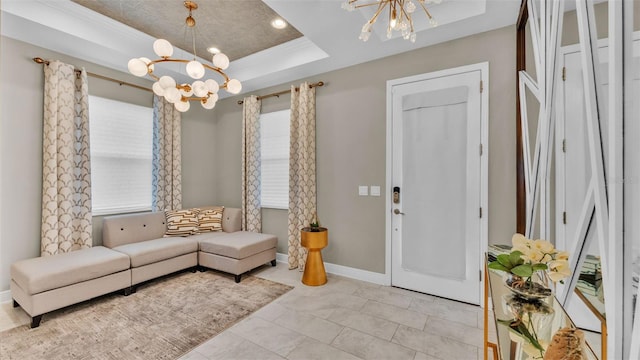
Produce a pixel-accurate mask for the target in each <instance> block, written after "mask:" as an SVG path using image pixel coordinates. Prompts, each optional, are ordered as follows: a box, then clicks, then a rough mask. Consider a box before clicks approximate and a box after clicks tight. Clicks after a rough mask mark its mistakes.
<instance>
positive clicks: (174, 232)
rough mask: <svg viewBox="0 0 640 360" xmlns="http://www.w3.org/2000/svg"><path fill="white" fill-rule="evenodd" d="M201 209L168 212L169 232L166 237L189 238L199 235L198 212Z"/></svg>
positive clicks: (166, 212)
mask: <svg viewBox="0 0 640 360" xmlns="http://www.w3.org/2000/svg"><path fill="white" fill-rule="evenodd" d="M199 210H200V209H185V210H167V211H165V216H166V217H167V232H166V233H165V235H164V236H165V237H170V236H189V235H193V234H197V233H198V212H199Z"/></svg>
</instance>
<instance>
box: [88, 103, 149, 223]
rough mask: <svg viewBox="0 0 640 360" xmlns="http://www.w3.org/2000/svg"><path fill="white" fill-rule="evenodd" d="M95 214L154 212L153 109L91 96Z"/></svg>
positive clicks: (92, 182) (92, 192) (92, 189)
mask: <svg viewBox="0 0 640 360" xmlns="http://www.w3.org/2000/svg"><path fill="white" fill-rule="evenodd" d="M89 121H90V126H91V127H90V141H91V143H90V147H91V194H92V202H93V204H92V207H93V211H92V212H93V214H94V215H106V214H117V213H126V212H134V211H148V210H151V161H152V147H153V144H152V142H153V109H152V108H150V107H144V106H140V105H134V104H129V103H125V102H121V101H115V100H110V99H105V98H100V97H97V96H90V97H89Z"/></svg>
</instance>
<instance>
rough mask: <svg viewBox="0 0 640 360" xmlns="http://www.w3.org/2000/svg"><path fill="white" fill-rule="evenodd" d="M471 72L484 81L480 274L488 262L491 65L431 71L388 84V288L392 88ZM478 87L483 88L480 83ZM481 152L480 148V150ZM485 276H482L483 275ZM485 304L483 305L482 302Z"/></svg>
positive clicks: (387, 272) (388, 266) (387, 268)
mask: <svg viewBox="0 0 640 360" xmlns="http://www.w3.org/2000/svg"><path fill="white" fill-rule="evenodd" d="M471 71H480V74H481V75H480V76H481V79H482V84H483V85H482V87H483V89H482V96H481V100H480V106H481V112H480V139H481V142H482V146H483V148H482V157H481V159H480V172H481V174H480V206H481V207H482V212H483V214H482V218H481V219H480V244H479V246H480V249H481V251H480V262H479V264H480V265H481V268H480V269H478V271H479V272H481V271H482V265H483V264H484V262H485V255H484V251H482V249H485V250H486V249H487V247H488V240H487V239H488V230H489V226H488V223H489V216H488V215H489V206H488V194H489V185H488V179H489V176H488V171H489V167H488V159H489V141H488V139H489V134H488V131H489V124H488V123H489V121H488V119H489V63H488V62H482V63H478V64H472V65H466V66H460V67H456V68H452V69H445V70H440V71H435V72H430V73H426V74H420V75H414V76H408V77H404V78H400V79H393V80H388V81H387V130H386V141H387V144H386V181H385V186H386V188H387V190H388V191H387V192H386V193H387V194H389V196H387V198H386V200H385V274H384V281H385V285H391V259H392V257H391V255H392V254H391V235H392V233H391V211H392V210H391V208H392V204H393V203H392V201H391V200H392V199H391V195H392V194H393V192H392V191H390V190H389V189H391V185H392V175H393V166H392V165H393V136H392V135H393V132H392V128H393V111H392V103H393V95H392V93H391V91H392V89H393V87H394V86H396V85H400V84H406V83H411V82H418V81H423V80H429V79H435V78H439V77H444V76H450V75H455V74H460V73H465V72H471ZM478 86H481V85H480V84H478ZM478 151H480V149H478ZM480 274H481V273H480ZM480 292H481V293H480V299H482V297H483V296H484V293H483V292H484V277H483V276H480ZM481 303H482V302H481Z"/></svg>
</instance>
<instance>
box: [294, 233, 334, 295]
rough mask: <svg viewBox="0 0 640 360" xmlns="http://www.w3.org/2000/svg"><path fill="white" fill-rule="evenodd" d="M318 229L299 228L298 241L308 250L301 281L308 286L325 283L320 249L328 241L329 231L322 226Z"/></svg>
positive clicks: (325, 275)
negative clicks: (299, 236)
mask: <svg viewBox="0 0 640 360" xmlns="http://www.w3.org/2000/svg"><path fill="white" fill-rule="evenodd" d="M318 230H319V231H311V228H310V227H306V228H303V229H302V230H300V235H301V238H300V243H301V244H302V246H304V247H306V248H307V249H308V250H309V252H308V254H307V262H306V263H305V266H304V273H303V274H302V283H303V284H305V285H309V286H319V285H324V284H326V283H327V273H326V272H325V271H324V262H322V253H321V252H320V250H322V249H324V248H325V247H326V246H327V244H328V243H329V240H328V233H329V231H328V230H327V229H326V228H323V227H319V228H318Z"/></svg>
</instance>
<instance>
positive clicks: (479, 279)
mask: <svg viewBox="0 0 640 360" xmlns="http://www.w3.org/2000/svg"><path fill="white" fill-rule="evenodd" d="M478 275H479V276H478V281H480V282H482V270H478Z"/></svg>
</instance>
